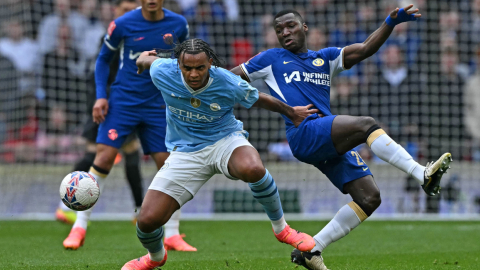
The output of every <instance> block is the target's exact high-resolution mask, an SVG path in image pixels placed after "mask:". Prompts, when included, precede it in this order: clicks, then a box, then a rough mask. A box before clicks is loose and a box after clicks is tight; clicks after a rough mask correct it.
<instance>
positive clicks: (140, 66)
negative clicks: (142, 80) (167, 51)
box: [136, 50, 157, 74]
mask: <svg viewBox="0 0 480 270" xmlns="http://www.w3.org/2000/svg"><path fill="white" fill-rule="evenodd" d="M149 56H157V51H155V50H151V51H144V52H142V53H141V54H140V56H139V57H138V58H137V62H136V65H137V67H138V70H137V74H141V73H142V72H143V71H144V70H145V65H144V63H145V61H144V60H145V58H146V57H149Z"/></svg>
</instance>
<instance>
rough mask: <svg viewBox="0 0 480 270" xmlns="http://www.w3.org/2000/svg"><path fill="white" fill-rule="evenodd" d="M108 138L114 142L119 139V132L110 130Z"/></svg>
mask: <svg viewBox="0 0 480 270" xmlns="http://www.w3.org/2000/svg"><path fill="white" fill-rule="evenodd" d="M108 138H110V140H112V141H115V140H116V139H117V138H118V133H117V131H116V130H115V129H110V130H109V131H108Z"/></svg>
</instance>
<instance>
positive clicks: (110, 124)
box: [63, 108, 139, 249]
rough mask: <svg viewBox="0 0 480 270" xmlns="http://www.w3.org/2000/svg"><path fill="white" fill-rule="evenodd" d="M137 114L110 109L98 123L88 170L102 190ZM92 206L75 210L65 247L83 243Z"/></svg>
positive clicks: (73, 247) (132, 127)
mask: <svg viewBox="0 0 480 270" xmlns="http://www.w3.org/2000/svg"><path fill="white" fill-rule="evenodd" d="M138 121H139V120H138V114H137V113H136V112H129V111H126V110H114V109H112V108H111V109H110V111H109V113H108V115H107V117H106V118H105V121H104V122H103V123H101V124H100V126H99V128H98V136H97V147H96V149H97V153H96V156H95V160H94V161H93V165H92V167H91V168H90V170H89V171H88V173H89V174H91V175H93V176H94V177H95V179H96V180H97V182H98V185H99V186H100V192H102V191H103V187H104V185H105V179H106V177H107V175H108V173H109V172H110V170H111V169H112V167H113V163H114V161H115V157H116V156H117V154H118V149H119V148H120V147H121V146H122V144H123V142H125V139H126V138H127V136H128V135H129V134H130V133H132V132H133V130H134V128H135V126H136V125H137V123H138ZM92 210H93V208H90V209H88V210H85V211H79V212H77V220H76V221H75V223H74V224H73V227H72V230H71V231H70V234H69V235H68V237H67V238H66V239H65V240H64V241H63V246H64V247H65V248H67V249H78V248H79V247H81V246H82V245H83V242H84V240H85V235H86V232H87V224H88V221H89V220H90V215H91V213H92Z"/></svg>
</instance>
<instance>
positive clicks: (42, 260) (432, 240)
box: [0, 221, 480, 270]
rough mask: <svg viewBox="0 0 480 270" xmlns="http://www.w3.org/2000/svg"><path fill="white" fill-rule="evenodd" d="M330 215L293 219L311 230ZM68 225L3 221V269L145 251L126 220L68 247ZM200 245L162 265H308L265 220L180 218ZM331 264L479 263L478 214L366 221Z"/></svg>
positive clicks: (99, 260) (80, 263)
mask: <svg viewBox="0 0 480 270" xmlns="http://www.w3.org/2000/svg"><path fill="white" fill-rule="evenodd" d="M325 224H326V222H317V221H301V222H300V221H298V222H290V225H292V227H293V228H296V229H299V230H302V231H305V232H307V233H310V234H311V235H313V234H315V233H316V232H317V231H318V230H319V229H320V228H322V227H323V226H324V225H325ZM69 229H70V226H67V225H64V224H60V223H57V222H53V221H1V222H0V269H8V270H10V269H120V268H121V267H122V265H123V264H124V263H125V262H126V261H128V260H130V259H134V258H137V257H139V256H142V255H144V254H145V250H144V249H143V247H142V246H141V245H140V243H139V242H138V240H137V239H136V235H135V227H134V226H133V225H132V224H131V222H127V221H118V222H114V221H104V222H100V221H94V222H92V224H91V226H90V228H89V231H88V233H87V239H86V241H85V245H84V246H83V247H82V248H80V249H79V250H77V251H69V250H64V249H63V246H62V241H63V239H64V238H65V237H66V235H67V234H68V232H69ZM181 231H182V232H183V233H185V234H186V235H187V238H186V240H187V241H188V242H189V243H191V244H192V245H194V246H195V247H197V248H198V250H199V251H198V252H193V253H181V252H169V253H168V261H167V264H166V265H165V266H164V267H162V269H165V270H168V269H303V268H302V267H298V268H296V266H295V265H294V264H292V263H290V252H291V250H292V248H291V247H290V246H287V245H285V244H281V243H279V242H277V240H276V239H275V237H274V236H273V233H272V231H271V228H270V224H269V223H268V222H254V221H237V222H235V221H183V222H182V226H181ZM323 255H324V259H325V263H326V265H327V266H328V267H329V268H330V269H334V270H335V269H402V270H404V269H480V260H479V259H480V222H445V221H441V222H420V221H416V222H403V221H402V222H400V221H392V222H384V221H367V222H365V223H364V224H362V225H361V226H359V227H358V228H357V229H355V230H354V231H353V232H351V233H350V235H348V236H347V237H345V238H344V239H342V240H340V241H338V242H336V243H334V244H332V245H331V246H330V247H328V248H327V249H326V250H325V251H324V254H323Z"/></svg>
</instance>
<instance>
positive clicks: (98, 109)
mask: <svg viewBox="0 0 480 270" xmlns="http://www.w3.org/2000/svg"><path fill="white" fill-rule="evenodd" d="M107 113H108V100H107V99H106V98H99V99H97V101H96V102H95V105H93V111H92V116H93V122H95V123H97V124H100V123H101V122H103V121H105V116H106V115H107Z"/></svg>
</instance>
